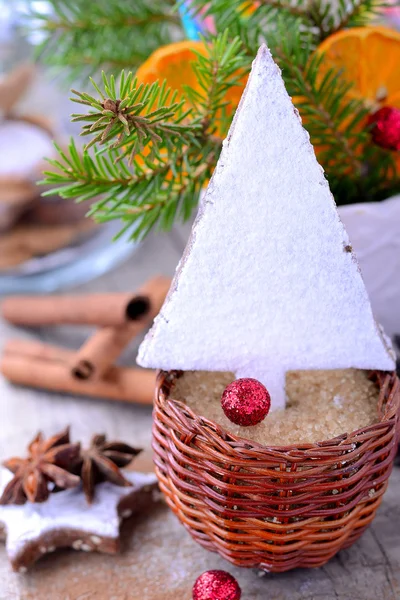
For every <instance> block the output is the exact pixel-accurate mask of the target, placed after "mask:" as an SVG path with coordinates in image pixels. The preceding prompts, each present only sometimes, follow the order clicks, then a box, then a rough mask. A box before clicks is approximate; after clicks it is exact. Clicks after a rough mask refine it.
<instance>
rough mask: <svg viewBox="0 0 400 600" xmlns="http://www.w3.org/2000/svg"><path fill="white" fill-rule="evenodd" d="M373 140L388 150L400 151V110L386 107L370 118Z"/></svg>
mask: <svg viewBox="0 0 400 600" xmlns="http://www.w3.org/2000/svg"><path fill="white" fill-rule="evenodd" d="M368 123H369V124H370V125H372V126H373V127H372V129H371V135H372V139H373V141H374V142H375V144H377V146H381V147H382V148H386V149H387V150H400V109H398V108H392V107H391V106H384V107H383V108H380V109H379V110H377V111H376V112H375V113H374V114H372V115H371V116H370V117H369V121H368Z"/></svg>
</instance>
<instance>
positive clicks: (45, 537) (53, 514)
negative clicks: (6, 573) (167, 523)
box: [0, 468, 159, 573]
mask: <svg viewBox="0 0 400 600" xmlns="http://www.w3.org/2000/svg"><path fill="white" fill-rule="evenodd" d="M12 477H13V475H12V473H10V472H9V471H7V470H6V469H4V468H1V469H0V495H1V493H2V491H3V489H4V487H5V486H6V485H7V483H8V482H9V481H10V479H11V478H12ZM125 477H126V478H127V479H128V480H129V481H130V483H131V484H132V487H119V486H116V485H114V484H112V483H108V482H105V483H100V484H99V485H98V486H97V487H96V496H95V499H94V501H93V503H92V504H90V505H89V504H87V502H86V499H85V495H84V493H83V490H82V487H81V486H79V487H78V488H74V489H70V490H64V491H60V492H58V493H54V494H50V496H49V499H48V500H47V501H46V502H43V503H39V504H36V503H35V504H34V503H29V502H27V503H26V504H24V505H22V506H18V505H7V506H0V539H1V538H3V539H5V540H6V549H7V554H8V557H9V559H10V563H11V566H12V568H13V569H14V571H18V572H20V573H24V572H26V571H27V569H28V568H29V567H30V566H31V565H32V564H33V563H34V562H36V561H37V560H38V559H39V558H40V557H41V556H43V555H44V554H47V553H49V552H53V551H54V550H55V549H56V548H62V547H71V548H74V549H75V550H82V551H85V552H92V551H93V552H94V551H96V552H104V553H107V554H115V553H116V552H118V550H119V528H120V523H121V521H122V520H123V519H126V518H128V517H130V516H131V515H132V514H134V513H136V512H138V511H139V510H141V509H142V508H144V507H145V506H148V504H149V503H151V502H152V501H156V500H158V499H159V492H158V486H157V479H156V476H155V475H154V474H153V473H137V472H129V471H128V472H126V473H125Z"/></svg>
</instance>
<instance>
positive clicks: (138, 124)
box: [43, 33, 247, 238]
mask: <svg viewBox="0 0 400 600" xmlns="http://www.w3.org/2000/svg"><path fill="white" fill-rule="evenodd" d="M245 62H247V60H246V58H245V55H244V52H243V51H242V49H241V44H240V41H239V40H238V39H237V38H235V39H233V40H232V41H229V40H228V34H227V33H224V34H220V35H219V36H218V37H217V38H216V40H215V43H214V44H208V45H207V46H206V54H205V55H203V54H200V55H199V56H198V60H197V62H196V66H195V69H196V73H197V75H198V77H199V81H200V83H201V85H200V92H199V93H196V92H195V91H194V90H188V92H189V93H188V96H187V97H186V98H180V99H178V98H177V93H176V92H175V93H173V92H172V91H171V90H170V89H168V88H167V87H166V85H165V83H158V82H156V83H154V84H152V85H146V86H144V85H142V84H138V82H137V81H136V80H135V79H134V78H133V76H132V74H131V73H129V74H128V75H126V74H125V72H124V71H122V72H121V74H120V77H119V80H118V83H117V82H116V81H115V79H114V78H113V77H110V78H108V77H107V76H106V75H105V74H103V85H102V87H101V88H100V86H98V85H97V84H96V83H95V82H94V81H92V83H93V86H94V88H95V90H96V91H97V94H98V97H97V98H96V97H94V96H91V95H90V94H87V93H85V92H75V98H74V100H75V101H76V102H78V103H79V104H83V105H84V106H88V107H89V112H88V113H84V114H76V115H74V116H73V120H74V121H82V122H83V123H84V125H83V128H82V134H83V135H90V136H92V139H91V140H90V142H89V143H88V144H87V146H86V148H85V149H84V151H83V153H81V154H80V153H79V152H78V150H77V147H76V145H75V143H74V142H73V141H71V143H70V146H69V151H68V153H64V152H62V150H61V149H60V148H58V147H57V150H58V153H59V158H58V159H57V160H50V161H49V162H50V164H51V165H52V167H53V169H54V170H53V171H47V172H46V173H45V177H46V178H45V180H44V181H43V183H46V184H47V185H50V186H56V188H55V189H54V188H53V189H52V190H51V192H49V193H58V194H60V195H61V196H62V197H65V198H75V199H76V200H77V201H78V202H82V201H86V200H92V199H96V198H98V197H100V199H97V200H96V201H95V202H94V204H93V205H92V207H91V209H90V211H89V214H90V215H93V216H94V217H95V218H96V219H97V220H98V221H101V222H103V221H108V220H110V219H121V220H122V221H123V223H124V228H123V231H126V230H127V229H130V232H131V236H132V237H133V238H142V237H144V236H145V235H146V234H147V233H148V232H149V231H150V229H151V228H152V227H153V226H155V225H157V226H158V227H160V228H162V229H168V228H170V227H171V226H172V223H173V222H174V220H175V218H176V217H180V218H181V219H182V220H185V219H188V218H189V217H190V215H191V213H192V211H193V208H194V207H195V206H196V205H197V202H198V197H199V194H200V191H201V189H202V187H203V185H204V184H205V182H206V181H207V180H208V179H209V178H210V176H211V174H212V171H213V168H214V166H215V164H216V162H217V160H218V156H219V153H220V150H221V144H222V139H221V137H220V135H219V133H220V131H222V129H223V127H224V126H225V125H226V121H227V117H226V114H225V108H226V102H225V101H224V96H225V94H226V91H227V90H229V89H230V88H232V87H233V86H234V85H236V84H237V81H238V76H239V74H241V73H242V70H241V69H242V66H243V64H244V63H245ZM220 128H221V129H220Z"/></svg>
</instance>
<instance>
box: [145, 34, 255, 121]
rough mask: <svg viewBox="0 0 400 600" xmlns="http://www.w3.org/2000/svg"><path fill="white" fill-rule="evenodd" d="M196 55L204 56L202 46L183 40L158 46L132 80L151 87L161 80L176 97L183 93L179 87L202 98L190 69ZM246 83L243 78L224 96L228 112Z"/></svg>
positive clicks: (196, 58) (204, 48) (193, 73)
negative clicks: (175, 93)
mask: <svg viewBox="0 0 400 600" xmlns="http://www.w3.org/2000/svg"><path fill="white" fill-rule="evenodd" d="M196 52H199V53H200V54H203V55H205V54H206V46H205V44H204V43H203V42H195V41H190V40H185V41H183V42H174V43H172V44H168V45H167V46H161V47H160V48H158V49H157V50H156V51H155V52H153V53H152V54H151V55H150V56H149V58H148V59H147V60H146V61H145V62H144V63H143V64H142V65H141V66H140V67H139V68H138V70H137V72H136V77H137V78H138V81H139V82H140V83H154V82H155V81H157V80H159V81H160V82H162V81H164V79H165V80H166V82H167V85H168V86H169V87H171V88H172V89H173V90H178V91H179V92H180V93H182V92H183V91H184V89H183V86H185V85H188V86H189V87H191V88H193V89H194V90H196V91H197V92H198V93H199V94H204V90H203V89H202V88H201V87H200V85H199V83H198V80H197V77H196V73H195V71H194V69H193V63H195V62H196V60H198V57H197V55H196ZM246 79H247V77H246V78H243V81H242V84H241V85H236V86H234V87H232V88H230V89H229V90H228V92H227V94H226V100H227V101H228V102H229V103H230V106H229V110H230V111H231V112H232V111H234V110H235V109H236V107H237V105H238V104H239V100H240V97H241V95H242V92H243V89H244V86H245V84H246Z"/></svg>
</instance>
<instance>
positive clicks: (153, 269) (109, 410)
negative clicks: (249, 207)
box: [0, 228, 400, 600]
mask: <svg viewBox="0 0 400 600" xmlns="http://www.w3.org/2000/svg"><path fill="white" fill-rule="evenodd" d="M187 233H188V228H185V229H176V230H174V231H173V232H172V234H170V235H168V236H167V235H160V236H156V235H151V236H150V237H149V238H148V239H147V240H146V241H145V242H144V243H143V245H142V246H141V247H140V248H139V249H138V250H137V251H136V253H135V254H134V255H133V256H132V257H131V258H130V259H129V261H128V262H126V263H125V264H123V265H122V266H120V267H119V268H116V269H115V270H114V271H113V272H112V273H110V274H108V275H106V276H104V277H101V278H99V279H97V280H96V281H93V282H90V283H89V284H87V285H84V286H80V287H79V288H78V289H77V292H79V293H80V292H82V293H84V292H87V291H91V292H102V291H111V290H113V291H114V290H135V289H136V288H137V287H138V285H139V284H140V283H142V282H143V281H145V280H146V279H147V278H149V277H150V276H152V275H155V274H157V273H161V274H165V275H172V274H173V272H174V269H175V266H176V264H177V262H178V260H179V258H180V255H181V253H182V250H183V247H184V244H185V241H186V237H187ZM88 333H89V330H85V329H84V328H76V327H68V328H67V327H54V328H46V329H44V328H43V329H41V330H35V331H33V330H23V329H18V330H17V329H15V328H12V327H10V326H8V325H6V324H5V323H1V322H0V345H2V344H3V343H4V341H5V340H6V339H8V338H10V337H26V338H40V339H42V340H45V341H48V342H52V343H58V344H61V345H64V346H67V347H71V348H77V347H79V345H80V344H81V343H82V342H83V340H84V339H85V337H86V336H87V334H88ZM139 342H140V340H135V343H133V344H132V346H131V347H130V348H129V350H128V351H127V352H126V353H125V355H124V356H123V357H122V359H121V360H122V363H127V364H129V363H130V364H132V362H133V360H134V357H135V355H136V350H137V347H138V344H139ZM66 424H71V426H72V436H73V438H75V439H82V440H83V441H86V440H88V438H89V437H90V436H91V434H92V433H94V432H105V433H107V435H108V436H109V437H110V438H119V439H124V440H126V441H128V442H131V443H134V445H137V446H142V447H145V448H150V439H151V410H150V408H148V407H141V406H133V405H123V404H119V403H112V402H107V401H99V400H95V399H86V398H85V399H84V398H72V397H70V396H65V395H60V394H50V393H46V392H41V391H40V392H38V391H33V390H29V389H18V388H14V387H12V386H10V385H9V384H8V383H6V382H5V381H3V380H0V458H5V457H7V456H11V455H15V454H18V453H21V452H24V450H25V448H26V444H27V442H28V441H29V440H30V438H31V437H33V434H34V433H36V431H37V430H38V429H41V430H43V431H44V433H46V434H52V433H54V432H56V431H59V430H61V429H62V428H63V427H65V425H66ZM123 546H124V551H123V553H122V554H121V555H120V556H116V557H108V556H107V557H106V556H101V555H98V554H85V553H77V552H74V551H68V550H65V551H59V552H56V553H55V554H53V555H49V556H47V557H45V558H44V559H42V560H41V561H40V562H39V563H37V565H36V566H35V567H34V568H33V569H32V571H31V572H30V573H28V574H26V575H19V574H15V573H13V572H12V571H11V569H10V567H9V565H8V561H7V557H6V554H5V551H4V548H3V547H2V546H0V600H8V599H10V600H17V599H18V600H190V599H191V587H192V585H193V582H194V580H195V579H196V577H197V576H198V575H199V574H200V573H202V572H203V571H205V570H207V569H221V568H222V569H224V568H225V569H227V570H229V571H230V572H231V573H232V574H234V575H235V577H237V579H238V581H239V583H240V585H241V587H242V592H243V593H242V600H396V599H400V468H395V469H394V472H393V474H392V476H391V480H390V485H389V489H388V492H387V493H386V495H385V498H384V500H383V504H382V506H381V508H380V510H379V512H378V516H377V518H376V520H375V521H374V523H373V525H372V526H371V527H370V528H369V530H368V531H367V532H366V533H365V534H364V535H363V537H362V539H361V540H360V541H359V542H358V543H357V544H355V545H354V546H353V547H352V548H351V549H349V550H346V551H344V552H341V553H340V554H339V555H338V556H337V557H336V558H335V559H333V560H331V561H330V563H328V565H326V566H325V567H323V568H320V569H315V570H297V571H294V572H291V573H286V574H282V575H264V576H263V577H260V576H259V574H257V573H256V572H255V571H253V570H240V569H235V568H233V567H231V566H230V565H229V564H227V563H226V562H224V561H223V560H222V559H220V558H219V557H218V556H217V555H214V554H211V553H208V552H206V551H205V550H203V549H202V548H200V547H199V546H197V545H196V544H195V543H194V542H193V541H192V540H191V538H190V537H189V535H188V534H187V533H186V531H185V530H184V529H183V528H182V527H181V526H180V524H179V523H178V521H177V520H176V518H175V517H174V516H173V515H172V513H170V511H169V510H168V509H167V508H166V507H163V506H158V507H156V508H154V507H153V508H151V509H149V511H148V513H147V514H145V515H141V516H140V517H137V518H135V519H134V520H131V522H129V523H127V526H126V527H125V529H124V535H123Z"/></svg>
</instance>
